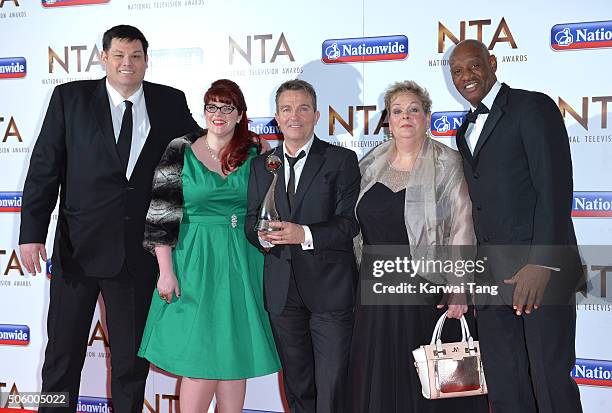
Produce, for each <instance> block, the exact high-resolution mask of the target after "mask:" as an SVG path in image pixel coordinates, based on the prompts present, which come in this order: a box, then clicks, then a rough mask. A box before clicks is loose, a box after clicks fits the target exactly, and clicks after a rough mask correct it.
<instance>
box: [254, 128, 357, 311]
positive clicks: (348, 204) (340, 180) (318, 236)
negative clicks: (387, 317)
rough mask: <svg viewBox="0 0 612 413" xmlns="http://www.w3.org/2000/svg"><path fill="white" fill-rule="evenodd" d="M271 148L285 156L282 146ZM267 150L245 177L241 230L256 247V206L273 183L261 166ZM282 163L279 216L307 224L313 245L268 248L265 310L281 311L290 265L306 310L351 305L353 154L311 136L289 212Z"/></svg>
mask: <svg viewBox="0 0 612 413" xmlns="http://www.w3.org/2000/svg"><path fill="white" fill-rule="evenodd" d="M273 151H275V152H276V154H277V155H278V156H279V157H280V158H281V159H283V158H284V153H283V146H282V145H279V146H278V147H277V148H275V149H274V150H273ZM271 152H272V151H270V152H268V153H266V154H263V155H260V156H258V157H256V158H255V159H254V160H253V162H252V164H251V174H250V177H249V190H248V211H247V218H246V223H245V231H246V235H247V237H248V239H249V241H250V242H251V243H252V244H253V245H255V246H256V247H258V248H260V249H261V244H260V243H259V239H258V237H257V232H256V231H255V230H254V227H255V224H256V222H257V215H258V212H259V207H260V205H261V203H262V200H263V197H264V196H265V194H266V192H267V190H268V188H269V187H270V184H271V182H272V174H270V173H269V172H267V171H266V169H265V168H264V163H265V160H266V157H267V156H268V155H269V154H270V153H271ZM283 168H284V164H283V166H282V167H281V168H280V169H279V170H278V175H279V176H278V180H277V185H276V207H277V209H278V212H279V214H280V216H281V219H282V220H283V221H290V222H293V223H296V224H300V225H308V227H309V228H310V231H311V232H312V238H313V244H314V249H313V250H306V251H304V250H302V247H301V245H283V246H275V247H273V248H271V249H270V251H269V252H268V253H267V254H266V257H265V265H264V288H265V294H266V309H267V310H268V311H269V312H271V313H272V314H280V313H281V312H282V311H283V308H284V307H285V302H286V299H287V290H288V286H289V277H290V274H291V269H293V274H294V276H295V281H296V285H297V287H298V289H299V292H300V295H301V297H302V299H303V301H304V304H305V305H306V306H307V307H308V309H309V310H310V311H312V312H327V311H335V310H345V309H348V308H351V307H352V306H353V305H354V301H355V289H356V285H357V269H356V264H355V258H354V254H353V237H354V236H355V235H357V232H358V226H357V221H356V219H355V215H354V210H355V203H356V202H357V195H358V193H359V181H360V173H359V166H358V163H357V156H356V155H355V153H354V152H352V151H350V150H347V149H344V148H341V147H337V146H334V145H331V144H329V143H327V142H324V141H321V140H320V139H318V138H317V137H316V136H315V138H314V142H313V144H312V147H311V149H310V152H309V154H308V157H307V158H306V163H305V165H304V169H303V170H302V174H301V176H300V180H299V181H298V186H297V190H296V193H295V198H294V203H295V206H294V208H293V209H292V211H290V210H289V203H288V200H287V192H286V190H285V175H284V174H285V172H284V169H283Z"/></svg>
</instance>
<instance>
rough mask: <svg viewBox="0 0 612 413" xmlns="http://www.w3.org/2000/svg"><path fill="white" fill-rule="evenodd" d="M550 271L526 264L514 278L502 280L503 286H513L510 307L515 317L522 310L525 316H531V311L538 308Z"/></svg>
mask: <svg viewBox="0 0 612 413" xmlns="http://www.w3.org/2000/svg"><path fill="white" fill-rule="evenodd" d="M550 271H551V270H549V269H548V268H544V267H540V266H538V265H533V264H527V265H525V266H524V267H523V268H521V269H520V270H519V272H517V273H516V274H515V275H514V277H512V278H509V279H507V280H504V283H505V284H514V296H513V297H512V306H513V307H514V310H516V315H521V314H522V313H523V309H524V310H525V314H531V311H532V310H533V309H535V310H537V309H538V308H539V307H540V304H541V303H542V298H543V297H544V290H546V286H547V285H548V280H550Z"/></svg>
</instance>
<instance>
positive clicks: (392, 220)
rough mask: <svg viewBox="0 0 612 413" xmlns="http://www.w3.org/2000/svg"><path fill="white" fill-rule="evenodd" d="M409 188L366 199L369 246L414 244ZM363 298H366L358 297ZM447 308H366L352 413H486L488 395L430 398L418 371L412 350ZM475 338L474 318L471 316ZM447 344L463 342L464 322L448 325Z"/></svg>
mask: <svg viewBox="0 0 612 413" xmlns="http://www.w3.org/2000/svg"><path fill="white" fill-rule="evenodd" d="M404 197H405V190H402V191H399V192H395V193H394V192H392V191H391V190H390V189H389V188H387V187H386V186H385V185H383V184H382V183H376V184H374V185H373V186H372V188H370V189H369V190H368V191H367V192H366V193H365V194H364V195H363V197H362V198H361V201H360V202H359V205H358V207H357V216H358V218H359V223H360V225H361V233H362V236H363V243H364V245H402V244H403V245H406V246H407V245H408V244H409V241H408V235H407V234H406V226H405V224H404ZM357 295H358V296H360V294H359V293H358V294H357ZM443 312H444V310H438V309H436V308H435V306H434V305H427V306H424V305H418V306H417V305H410V306H409V305H361V304H358V305H357V308H356V314H355V327H354V333H353V342H352V346H351V361H350V366H349V388H350V390H349V398H348V408H347V412H350V413H358V412H359V413H360V412H364V413H365V412H369V413H393V412H397V413H411V412H413V413H429V412H452V413H455V412H469V413H480V412H482V413H486V412H487V411H488V405H487V400H486V397H484V396H473V397H463V398H453V399H446V400H427V399H425V398H424V397H423V395H422V394H421V384H420V382H419V378H418V376H417V373H416V369H415V367H414V359H413V357H412V350H414V349H415V348H417V347H419V346H420V345H422V344H428V343H429V341H430V339H431V334H432V332H433V329H434V326H435V323H436V321H437V320H438V318H439V317H440V315H441V314H442V313H443ZM466 318H467V320H468V323H469V324H470V331H471V332H472V334H473V335H475V326H474V320H473V317H471V316H470V317H468V315H467V314H466ZM442 338H443V341H445V342H447V341H460V340H461V331H460V328H459V322H457V321H456V320H449V321H447V322H446V324H445V325H444V331H443V334H442Z"/></svg>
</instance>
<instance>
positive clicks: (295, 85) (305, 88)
mask: <svg viewBox="0 0 612 413" xmlns="http://www.w3.org/2000/svg"><path fill="white" fill-rule="evenodd" d="M287 90H301V91H302V92H306V93H307V94H309V95H310V97H312V105H313V110H314V111H315V112H316V110H317V92H315V90H314V87H312V85H311V84H310V83H308V82H307V81H305V80H301V79H292V80H287V81H286V82H285V83H283V84H282V85H280V86H279V87H278V89H276V97H275V98H274V100H275V102H276V113H278V98H279V97H280V95H281V93H283V92H285V91H287Z"/></svg>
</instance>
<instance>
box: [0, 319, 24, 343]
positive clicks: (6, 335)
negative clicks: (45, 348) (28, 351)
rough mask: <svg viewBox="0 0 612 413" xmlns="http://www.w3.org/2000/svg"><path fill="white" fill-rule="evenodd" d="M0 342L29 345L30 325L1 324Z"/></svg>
mask: <svg viewBox="0 0 612 413" xmlns="http://www.w3.org/2000/svg"><path fill="white" fill-rule="evenodd" d="M0 344H7V345H12V346H27V345H28V344H30V327H28V326H24V325H19V324H0Z"/></svg>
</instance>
